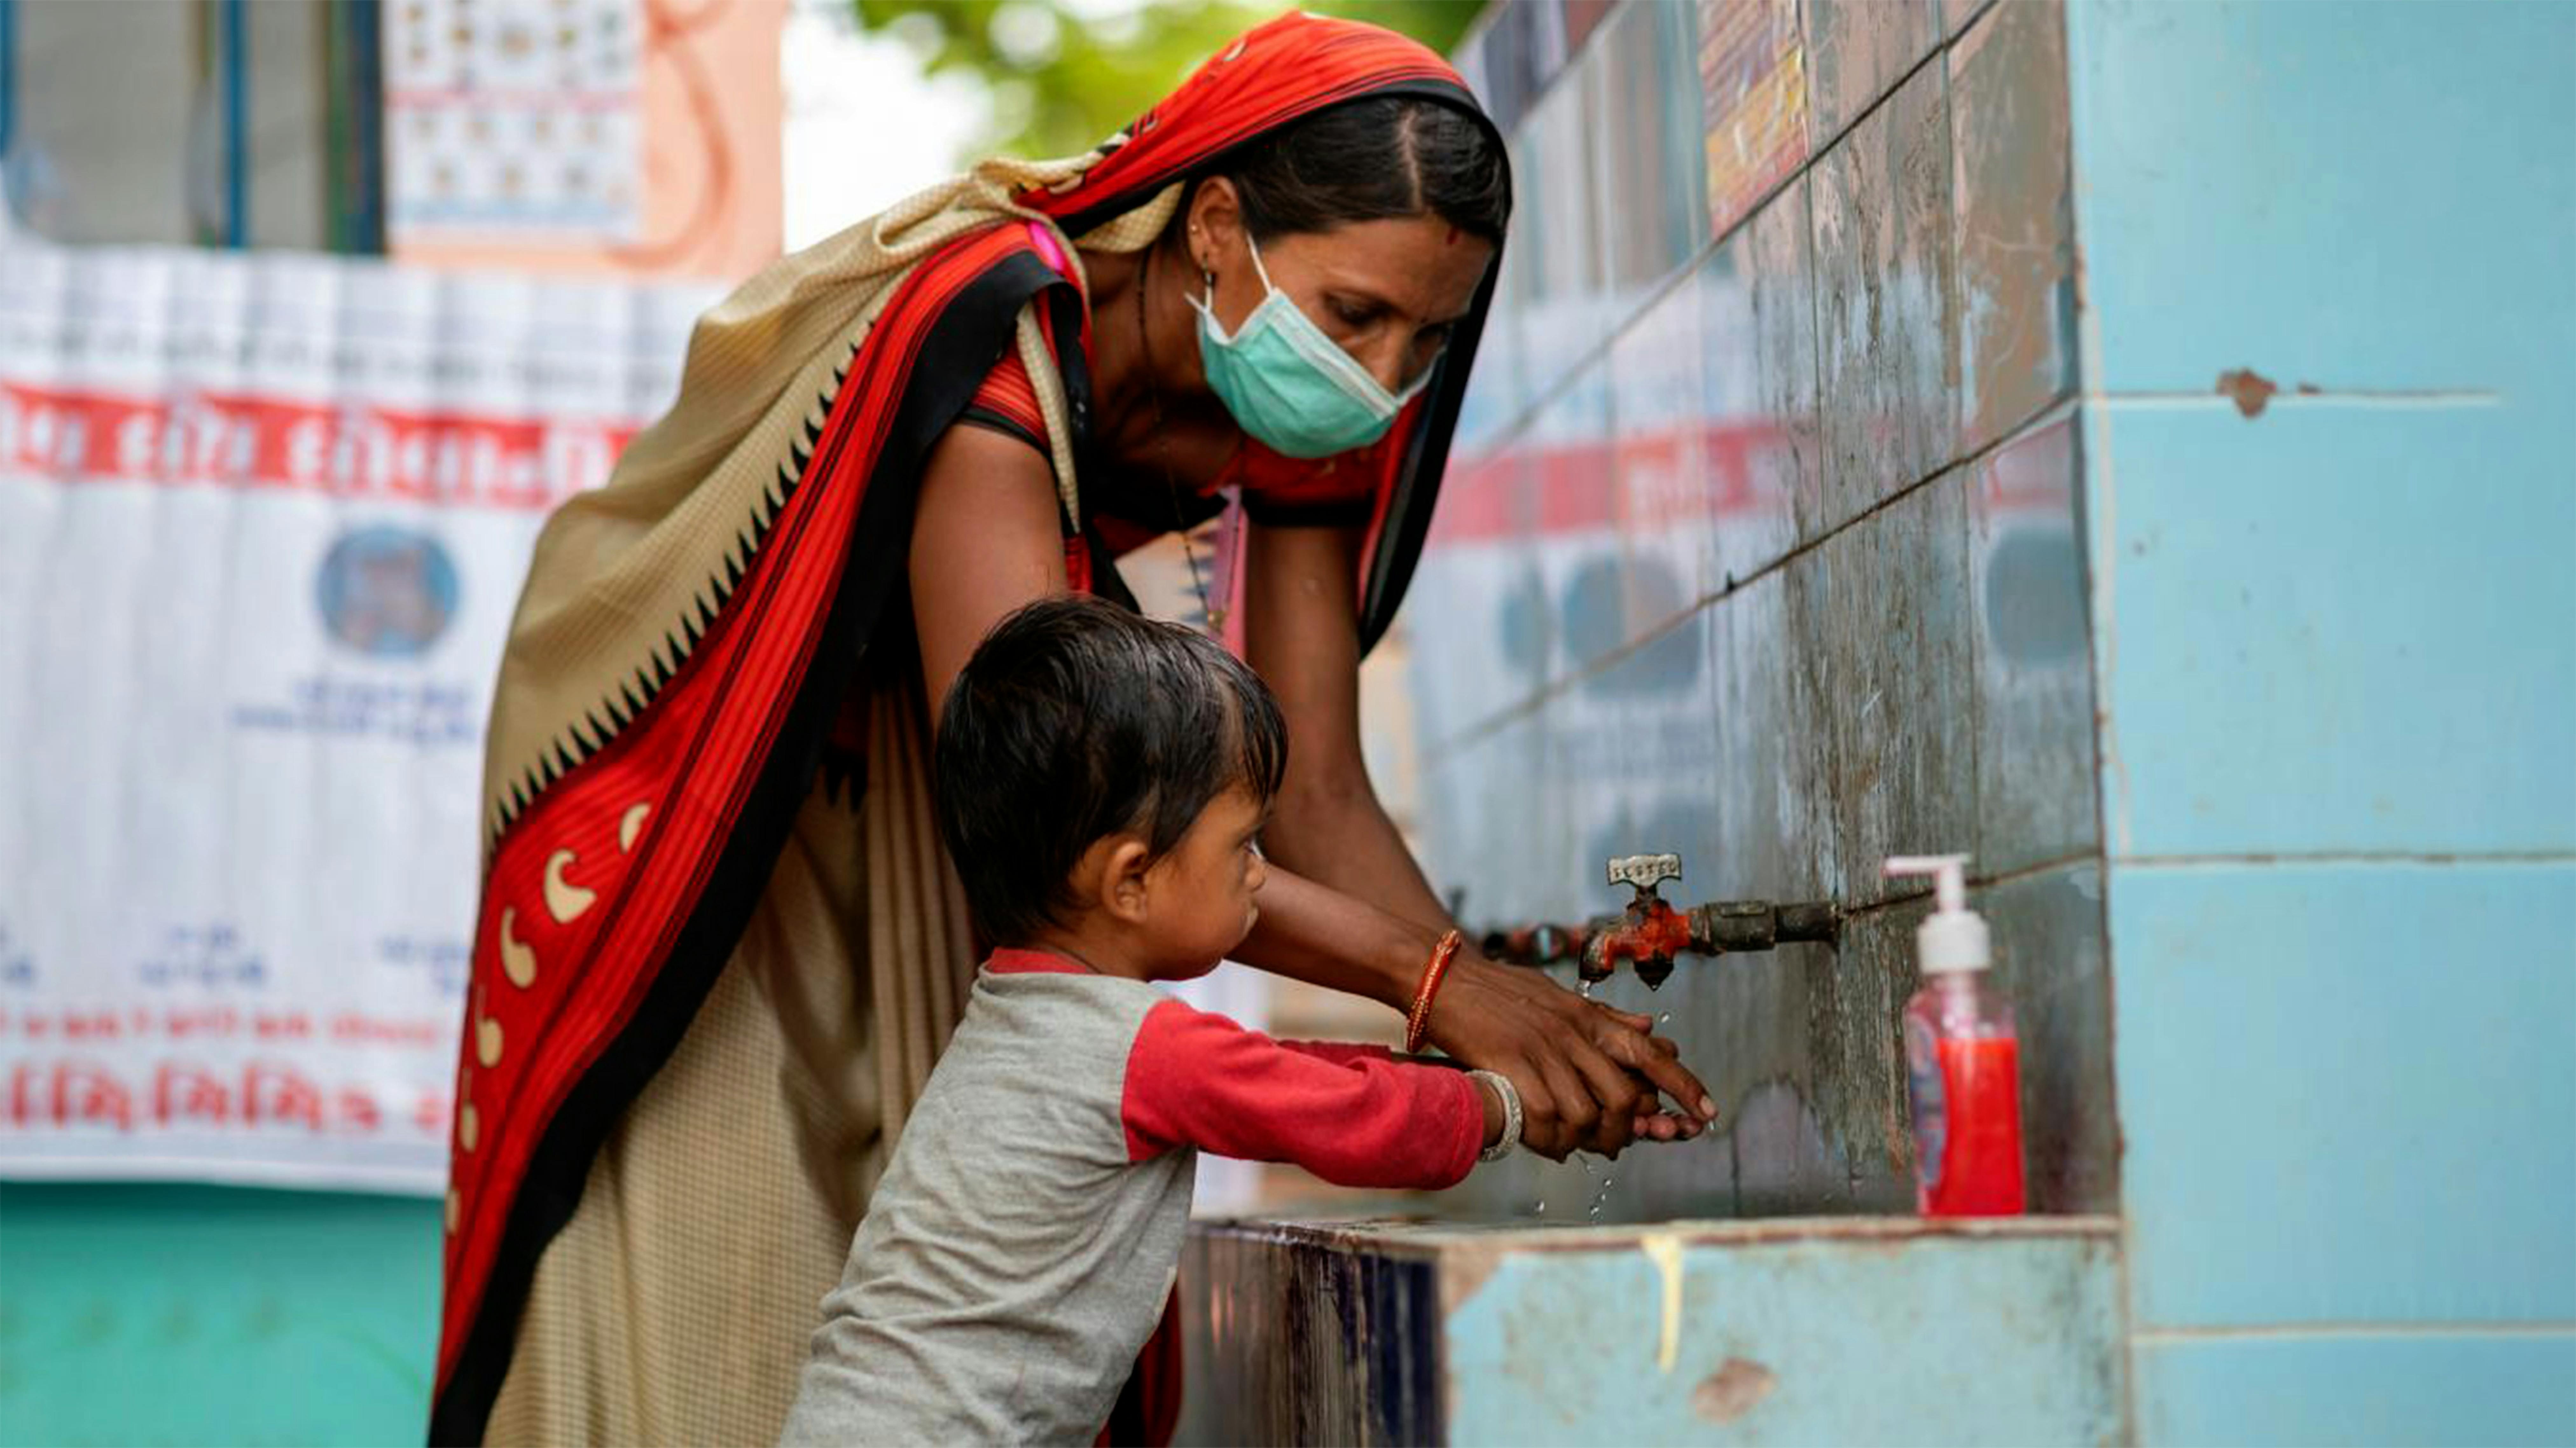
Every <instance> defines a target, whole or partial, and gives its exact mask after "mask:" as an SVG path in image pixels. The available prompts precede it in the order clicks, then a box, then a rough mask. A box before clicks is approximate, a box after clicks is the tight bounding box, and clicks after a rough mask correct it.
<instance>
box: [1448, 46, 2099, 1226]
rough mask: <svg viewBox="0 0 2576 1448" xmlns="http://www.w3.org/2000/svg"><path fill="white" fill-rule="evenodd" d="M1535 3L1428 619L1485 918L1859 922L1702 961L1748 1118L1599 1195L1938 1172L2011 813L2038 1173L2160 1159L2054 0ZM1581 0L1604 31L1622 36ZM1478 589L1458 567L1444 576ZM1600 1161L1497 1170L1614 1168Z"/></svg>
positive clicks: (1502, 1209)
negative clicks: (1938, 1011)
mask: <svg viewBox="0 0 2576 1448" xmlns="http://www.w3.org/2000/svg"><path fill="white" fill-rule="evenodd" d="M1575 18H1576V17H1575V10H1574V8H1573V7H1565V6H1560V5H1556V4H1552V3H1522V0H1511V3H1504V4H1499V5H1496V6H1493V7H1491V8H1490V9H1489V12H1488V16H1487V19H1486V21H1485V22H1484V24H1483V26H1482V27H1481V29H1480V31H1479V33H1478V34H1477V36H1476V37H1475V38H1474V39H1473V40H1471V42H1470V43H1469V45H1468V47H1467V49H1466V53H1465V55H1464V56H1463V57H1462V60H1463V64H1464V67H1465V69H1466V71H1467V73H1468V75H1469V77H1470V79H1471V82H1473V83H1477V84H1479V85H1481V86H1482V87H1483V88H1484V91H1485V94H1486V95H1487V96H1488V98H1489V100H1490V101H1491V102H1492V103H1493V105H1494V108H1495V110H1496V112H1497V115H1498V119H1500V120H1501V121H1502V122H1503V123H1504V124H1505V126H1506V128H1507V130H1508V132H1509V134H1510V136H1511V138H1512V146H1513V155H1514V159H1515V163H1516V166H1517V171H1516V179H1517V182H1518V185H1519V189H1520V196H1521V206H1520V210H1519V214H1518V215H1517V216H1516V217H1515V220H1514V231H1513V235H1512V237H1511V240H1510V244H1509V246H1508V247H1507V249H1506V257H1505V263H1504V276H1503V280H1502V283H1501V287H1500V296H1501V299H1502V300H1501V309H1500V315H1499V316H1498V317H1497V318H1496V319H1495V322H1494V326H1493V329H1492V331H1491V332H1490V333H1489V340H1488V343H1487V348H1486V351H1485V353H1484V355H1483V356H1482V357H1481V358H1480V359H1479V361H1478V366H1477V374H1476V384H1475V388H1474V391H1473V393H1472V395H1471V407H1470V420H1469V425H1468V427H1467V429H1466V431H1467V436H1466V437H1465V438H1464V439H1463V441H1462V446H1461V450H1460V455H1459V457H1458V459H1457V460H1456V461H1455V462H1454V463H1453V465H1452V468H1451V473H1450V479H1449V483H1448V492H1447V494H1446V495H1445V496H1444V498H1443V502H1442V508H1441V513H1440V517H1439V521H1438V522H1437V524H1436V525H1435V528H1436V532H1435V534H1434V538H1433V542H1432V545H1431V548H1430V550H1429V552H1428V554H1427V556H1426V558H1425V560H1424V563H1423V571H1422V575H1421V586H1420V587H1419V588H1418V589H1417V590H1416V592H1415V595H1414V596H1415V598H1416V600H1417V606H1416V607H1415V609H1414V610H1413V611H1412V612H1411V614H1410V615H1409V617H1408V619H1407V627H1408V628H1409V629H1410V631H1411V639H1412V646H1413V647H1412V656H1413V658H1414V659H1415V660H1416V664H1415V673H1414V684H1415V696H1416V706H1417V719H1418V722H1419V729H1420V736H1421V737H1420V749H1419V751H1418V753H1419V757H1420V759H1421V760H1422V762H1423V788H1422V794H1421V798H1422V827H1423V834H1424V836H1425V839H1424V844H1425V847H1426V852H1427V854H1428V857H1429V863H1430V866H1431V868H1432V870H1433V872H1434V875H1435V877H1436V879H1437V881H1438V883H1440V884H1441V885H1442V886H1443V887H1444V889H1463V890H1464V892H1465V905H1466V909H1465V914H1466V916H1467V917H1468V918H1469V919H1471V920H1473V921H1479V922H1485V923H1505V922H1520V921H1528V920H1534V919H1552V920H1565V919H1581V918H1584V917H1586V916H1589V915H1593V914H1596V913H1599V912H1601V911H1604V910H1607V909H1611V908H1614V907H1615V906H1616V905H1617V903H1618V899H1617V897H1616V896H1615V895H1614V894H1613V893H1612V892H1610V891H1609V890H1607V889H1605V888H1604V887H1603V885H1602V883H1601V879H1602V865H1603V861H1604V860H1605V859H1606V858H1607V857H1609V856H1611V855H1617V854H1628V853H1634V852H1639V851H1663V850H1673V851H1678V852H1680V853H1681V854H1682V855H1683V857H1684V860H1685V869H1686V872H1687V873H1686V875H1685V879H1684V881H1683V883H1682V885H1681V887H1680V888H1679V889H1678V890H1677V891H1669V892H1668V893H1669V894H1672V895H1674V896H1676V897H1678V898H1680V899H1683V900H1686V901H1693V902H1695V901H1699V900H1705V899H1735V898H1748V897H1751V898H1770V899H1786V900H1805V899H1821V898H1835V899H1840V900H1843V901H1845V902H1848V903H1851V904H1853V905H1855V906H1856V907H1858V909H1859V913H1858V914H1857V915H1856V917H1855V918H1854V920H1853V923H1852V927H1851V936H1850V939H1849V940H1848V941H1847V942H1846V944H1845V946H1844V947H1843V948H1842V949H1841V950H1839V951H1836V950H1829V949H1825V948H1821V947H1814V946H1796V947H1789V948H1786V949H1783V950H1781V951H1779V952H1777V953H1775V954H1772V955H1755V956H1739V957H1732V958H1729V959H1727V960H1724V961H1722V962H1719V963H1714V964H1710V963H1691V964H1685V965H1684V966H1683V967H1682V970H1681V972H1680V973H1679V974H1677V975H1676V976H1675V977H1674V978H1673V980H1672V982H1671V983H1670V984H1668V985H1667V986H1666V987H1665V988H1664V990H1663V991H1662V992H1661V993H1660V994H1649V993H1648V992H1647V991H1646V990H1645V989H1644V987H1642V986H1641V985H1640V984H1639V983H1638V982H1636V981H1635V980H1633V979H1630V978H1625V977H1622V978H1620V979H1617V980H1614V981H1612V982H1611V983H1609V984H1608V985H1606V986H1605V987H1604V993H1605V995H1606V996H1607V998H1609V999H1611V1000H1613V1001H1614V1002H1616V1003H1618V1004H1620V1005H1623V1006H1626V1007H1629V1008H1631V1009H1637V1010H1644V1011H1651V1012H1653V1013H1654V1014H1657V1015H1659V1016H1668V1017H1669V1019H1668V1020H1666V1021H1665V1023H1664V1028H1665V1029H1666V1030H1667V1031H1669V1032H1670V1033H1672V1034H1673V1035H1674V1036H1675V1037H1676V1038H1677V1039H1679V1040H1680V1041H1681V1042H1683V1043H1684V1046H1685V1049H1686V1051H1687V1052H1688V1056H1689V1059H1690V1061H1691V1063H1692V1065H1693V1066H1694V1067H1695V1068H1697V1069H1699V1070H1700V1071H1701V1072H1702V1073H1703V1075H1704V1076H1706V1077H1707V1079H1708V1080H1709V1081H1710V1083H1711V1085H1712V1087H1713V1088H1715V1090H1716V1092H1717V1095H1718V1098H1719V1104H1720V1108H1721V1111H1722V1114H1723V1118H1724V1121H1725V1122H1726V1124H1727V1125H1728V1128H1729V1129H1728V1130H1727V1131H1726V1132H1724V1133H1723V1134H1721V1135H1719V1136H1717V1137H1716V1138H1714V1139H1711V1140H1706V1141H1703V1142H1699V1143H1695V1144H1692V1145H1689V1146H1682V1147H1671V1148H1664V1149H1642V1150H1639V1151H1636V1152H1632V1153H1630V1154H1629V1155H1628V1157H1627V1158H1626V1159H1625V1160H1623V1161H1621V1162H1620V1163H1619V1164H1618V1165H1617V1167H1616V1168H1615V1170H1614V1171H1613V1173H1612V1182H1613V1185H1612V1189H1611V1190H1610V1192H1609V1194H1608V1195H1607V1197H1606V1198H1604V1199H1603V1200H1602V1203H1601V1206H1602V1211H1601V1217H1602V1219H1603V1220H1605V1221H1606V1220H1654V1219H1659V1218H1664V1217H1671V1216H1677V1215H1678V1216H1724V1215H1735V1214H1742V1213H1784V1212H1817V1211H1846V1212H1847V1211H1855V1210H1869V1209H1880V1208H1892V1207H1902V1206H1905V1205H1909V1204H1910V1202H1911V1189H1910V1185H1909V1182H1910V1164H1909V1153H1910V1151H1911V1144H1910V1141H1909V1139H1908V1133H1907V1132H1906V1130H1905V1129H1904V1124H1903V1123H1904V1100H1903V1095H1902V1087H1901V1084H1900V1071H1899V1068H1898V1061H1897V1053H1896V1030H1895V1020H1896V1013H1897V1011H1898V1009H1899V1008H1900V1007H1901V1006H1902V1005H1903V1003H1904V1001H1905V999H1906V997H1907V996H1908V995H1909V994H1911V993H1912V991H1913V989H1914V987H1915V984H1916V980H1915V976H1914V968H1913V964H1912V959H1911V957H1912V954H1913V940H1912V930H1913V927H1914V925H1915V924H1916V923H1917V921H1918V919H1919V918H1920V914H1921V911H1922V908H1923V904H1922V900H1921V898H1920V892H1919V890H1918V889H1913V888H1907V889H1902V890H1900V889H1895V888H1891V887H1889V886H1888V885H1886V884H1885V883H1883V882H1882V881H1881V880H1880V879H1879V878H1878V877H1877V874H1876V867H1877V864H1878V861H1879V860H1880V858H1881V857H1883V856H1885V855H1887V854H1889V853H1891V852H1897V851H1910V850H1926V849H1957V850H1973V851H1976V852H1978V854H1979V855H1980V858H1981V860H1982V861H1983V864H1982V865H1981V867H1980V877H1981V879H1991V880H1993V881H1995V882H1997V888H1996V889H1994V890H1992V891H1990V892H1989V893H1990V894H1991V895H1992V896H1993V899H1992V901H1991V902H1990V904H1991V906H1992V908H1993V910H1994V912H1995V916H1996V924H1997V928H1998V930H1999V932H2000V933H2001V937H2002V939H2003V941H2004V946H2003V951H2002V953H2003V956H2004V959H2003V972H2004V974H2005V976H2006V977H2007V979H2008V982H2009V983H2010V984H2011V985H2012V986H2013V987H2014V988H2015V989H2017V990H2020V991H2021V992H2022V993H2023V995H2024V1002H2023V1011H2024V1015H2025V1018H2026V1021H2027V1026H2026V1031H2027V1033H2028V1035H2029V1036H2030V1038H2031V1040H2032V1043H2033V1045H2032V1056H2033V1059H2034V1062H2035V1063H2045V1064H2044V1066H2039V1065H2035V1067H2034V1070H2033V1071H2032V1073H2031V1082H2030V1084H2029V1087H2028V1090H2027V1091H2026V1092H2025V1095H2026V1097H2027V1100H2026V1102H2025V1108H2024V1109H2025V1113H2026V1115H2027V1117H2028V1119H2029V1121H2030V1123H2031V1136H2032V1140H2033V1143H2034V1154H2033V1171H2034V1182H2035V1185H2036V1189H2037V1191H2038V1193H2039V1202H2040V1205H2041V1206H2043V1207H2044V1208H2045V1209H2047V1210H2051V1211H2098V1210H2108V1209H2110V1208H2111V1207H2112V1206H2114V1205H2115V1204H2116V1201H2117V1191H2118V1187H2117V1183H2118V1162H2117V1160H2116V1136H2115V1134H2114V1131H2113V1129H2112V1127H2111V1122H2112V1120H2113V1117H2112V1114H2111V1101H2110V1095H2111V1074H2110V1063H2109V1057H2108V1045H2109V1034H2108V1032H2109V1026H2108V1022H2109V1003H2108V991H2109V983H2108V976H2107V973H2106V969H2105V965H2104V961H2105V951H2104V948H2103V921H2102V913H2101V901H2102V889H2101V883H2100V882H2101V874H2100V868H2099V865H2100V845H2099V831H2098V825H2097V822H2096V809H2095V800H2094V795H2095V786H2094V774H2093V758H2094V730H2093V709H2092V686H2093V681H2092V674H2091V670H2090V667H2089V653H2088V651H2087V649H2086V647H2085V640H2086V637H2087V630H2086V621H2085V608H2086V606H2087V594H2086V589H2085V582H2084V575H2083V563H2082V557H2081V551H2080V546H2079V544H2080V540H2081V539H2082V537H2083V536H2084V535H2083V531H2082V527H2081V519H2080V516H2079V513H2078V508H2079V501H2080V500H2079V494H2078V481H2079V477H2078V473H2077V466H2078V463H2079V459H2080V451H2081V450H2080V448H2079V446H2078V440H2079V429H2078V428H2077V427H2076V426H2075V423H2074V388H2075V368H2074V358H2075V351H2074V343H2073V337H2074V331H2073V319H2074V313H2073V296H2074V253H2073V248H2072V244H2071V239H2070V226H2071V215H2072V212H2071V205H2070V199H2069V192H2068V186H2067V177H2068V169H2067V155H2066V144H2065V143H2066V66H2065V57H2064V43H2063V38H2062V37H2063V27H2062V24H2061V14H2060V11H2059V10H2058V9H2057V7H2056V6H2054V5H2051V4H2022V3H2007V4H2003V5H1999V6H1994V7H1990V8H1983V9H1981V8H1979V7H1975V6H1970V5H1965V4H1951V5H1948V6H1944V5H1941V4H1937V3H1933V0H1904V3H1884V0H1852V3H1841V4H1832V5H1828V4H1825V3H1823V0H1807V3H1805V4H1804V5H1803V6H1802V5H1801V4H1800V3H1798V0H1722V3H1708V4H1700V3H1645V0H1632V3H1628V4H1624V5H1620V6H1617V7H1615V8H1613V9H1611V10H1610V11H1609V12H1608V14H1607V16H1606V18H1603V19H1601V20H1599V22H1598V23H1597V24H1593V25H1591V26H1589V28H1585V27H1583V26H1579V25H1577V24H1575V23H1574V22H1575ZM1578 31H1580V32H1581V33H1580V34H1578ZM1426 600H1437V605H1438V606H1437V607H1436V608H1431V607H1425V606H1422V601H1426ZM1594 1195H1595V1193H1594V1190H1593V1188H1592V1186H1591V1184H1590V1183H1589V1182H1588V1181H1587V1180H1586V1179H1585V1178H1584V1177H1583V1176H1582V1175H1581V1173H1580V1171H1579V1170H1578V1169H1577V1168H1575V1167H1572V1166H1567V1167H1558V1168H1550V1167H1548V1166H1546V1165H1545V1164H1544V1163H1540V1162H1538V1161H1536V1160H1535V1159H1525V1160H1523V1161H1522V1162H1520V1163H1518V1164H1516V1165H1514V1166H1513V1167H1511V1168H1510V1169H1508V1170H1503V1171H1494V1172H1488V1173H1482V1174H1480V1175H1479V1177H1478V1178H1477V1180H1476V1182H1475V1184H1474V1185H1473V1186H1471V1188H1470V1189H1469V1196H1468V1198H1467V1199H1466V1200H1465V1201H1463V1202H1462V1203H1461V1206H1460V1209H1461V1210H1473V1211H1476V1212H1479V1213H1485V1214H1499V1213H1521V1214H1529V1213H1533V1212H1535V1211H1536V1210H1537V1208H1538V1205H1539V1203H1541V1202H1542V1201H1544V1202H1546V1203H1547V1204H1548V1210H1549V1212H1550V1213H1551V1214H1554V1215H1556V1216H1558V1217H1562V1215H1563V1214H1565V1213H1566V1212H1568V1211H1575V1212H1582V1211H1584V1210H1585V1209H1586V1208H1587V1207H1588V1206H1589V1204H1590V1203H1591V1201H1592V1200H1593V1197H1594Z"/></svg>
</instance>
